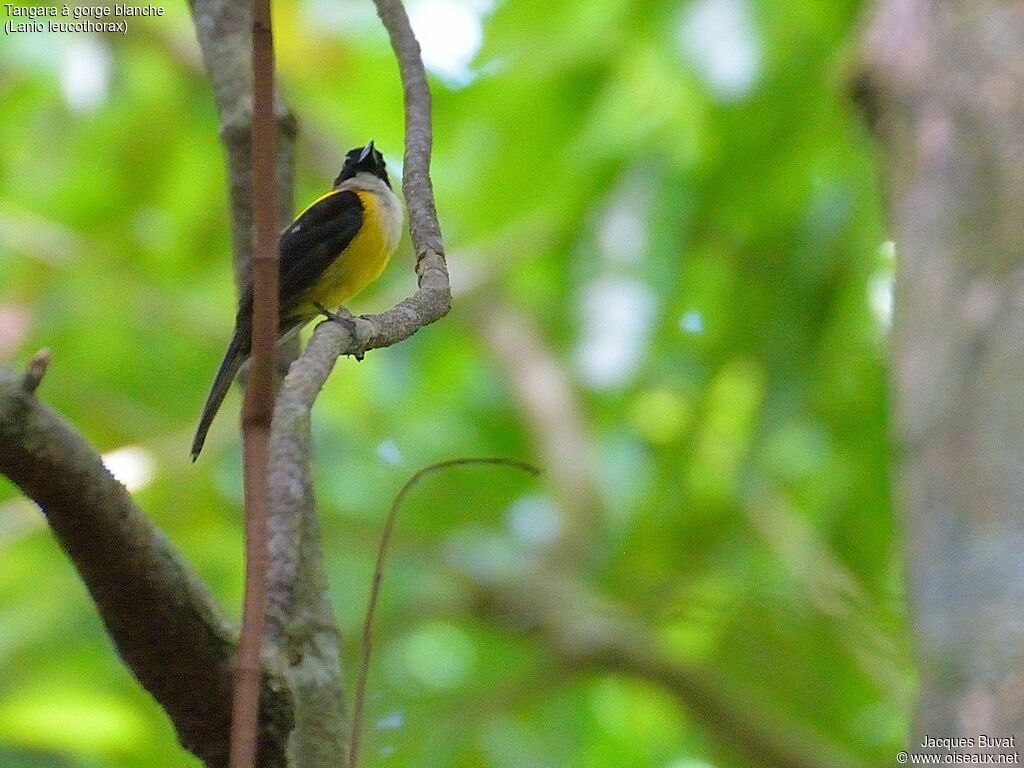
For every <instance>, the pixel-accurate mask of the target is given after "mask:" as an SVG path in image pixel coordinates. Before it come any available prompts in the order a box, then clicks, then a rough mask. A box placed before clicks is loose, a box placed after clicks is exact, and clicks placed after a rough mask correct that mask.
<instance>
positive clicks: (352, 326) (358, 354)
mask: <svg viewBox="0 0 1024 768" xmlns="http://www.w3.org/2000/svg"><path fill="white" fill-rule="evenodd" d="M313 306H314V307H316V309H317V312H320V313H321V314H322V315H323V316H324V317H326V318H327V319H326V320H324V322H325V323H329V322H335V323H341V324H342V325H343V326H345V327H346V328H347V329H348V332H349V333H350V334H352V338H353V339H354V340H356V341H358V339H359V334H358V333H357V332H356V321H355V320H353V319H352V315H350V314H349V313H348V312H345V314H341V313H340V312H332V311H331V310H329V309H327V307H325V306H324V305H323V304H320V303H317V304H314V305H313ZM349 354H351V356H352V357H354V358H355V359H356V362H357V363H361V362H362V361H363V358H364V357H365V356H366V354H365V352H364V350H361V349H357V350H355V351H354V352H350V353H349Z"/></svg>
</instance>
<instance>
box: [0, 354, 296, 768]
mask: <svg viewBox="0 0 1024 768" xmlns="http://www.w3.org/2000/svg"><path fill="white" fill-rule="evenodd" d="M38 359H39V357H38V356H37V360H38ZM40 377H41V375H40V374H39V373H38V367H37V366H36V365H32V366H31V367H30V372H29V374H27V375H26V376H18V375H16V374H14V373H13V372H12V371H10V370H8V369H3V368H0V472H2V473H3V474H4V475H6V476H7V477H9V478H10V479H11V480H12V481H13V482H14V483H15V484H16V485H17V486H18V487H19V488H21V490H22V491H23V492H24V493H25V495H27V496H28V497H29V498H31V499H32V500H33V501H35V502H36V503H37V504H38V505H39V506H40V508H41V509H42V511H43V513H44V514H45V515H46V520H47V522H48V523H49V525H50V528H51V529H52V530H53V533H54V535H55V536H56V538H57V540H58V541H59V542H60V545H61V547H63V549H64V551H65V552H66V553H67V554H68V557H69V558H70V559H71V561H72V563H73V564H74V566H75V568H76V569H77V570H78V572H79V574H80V575H81V577H82V581H83V582H84V583H85V585H86V587H87V588H88V590H89V593H90V594H91V595H92V598H93V600H94V601H95V602H96V607H97V609H98V610H99V613H100V616H101V617H102V619H103V623H104V625H105V626H106V628H107V632H108V633H109V634H110V637H111V638H112V640H113V641H114V645H115V647H116V649H117V652H118V654H119V655H120V657H121V658H122V660H123V661H124V663H125V664H126V665H127V666H128V667H129V668H130V669H131V670H132V672H133V674H134V675H135V676H136V678H138V680H139V682H140V683H142V685H143V686H144V687H145V688H146V690H148V691H149V692H150V693H151V694H152V695H153V697H154V698H155V699H156V700H157V702H158V703H159V704H160V706H162V707H163V708H164V709H165V710H166V711H167V714H168V715H169V716H170V718H171V720H172V721H173V723H174V726H175V728H176V730H177V733H178V738H179V739H180V741H181V743H182V744H183V745H184V746H185V748H186V749H188V750H189V751H190V752H192V753H193V754H195V755H196V756H198V757H199V758H200V759H201V760H202V761H203V762H204V763H205V764H206V765H207V766H211V767H213V766H216V767H218V768H219V767H220V766H224V765H227V759H228V740H229V725H230V710H231V681H232V660H233V656H234V649H235V636H234V632H233V630H232V628H231V627H230V625H229V624H228V623H227V622H226V621H225V620H224V618H223V617H222V616H221V614H220V612H219V610H218V608H217V606H216V604H215V603H214V602H213V600H212V598H211V597H210V595H209V594H208V593H207V591H206V588H205V586H204V585H203V584H202V582H201V581H200V580H199V578H198V577H197V576H196V575H195V573H194V572H193V571H192V570H191V569H190V568H189V567H188V566H187V565H186V564H185V562H184V561H183V560H182V558H181V556H180V555H179V554H178V553H177V551H176V550H175V549H174V547H173V546H172V545H171V544H170V542H168V541H167V539H166V538H165V537H164V535H163V534H162V533H161V532H160V531H159V530H157V529H156V528H155V527H154V526H153V524H152V523H151V522H150V521H149V520H148V519H147V518H146V517H145V515H144V514H143V513H142V511H141V510H139V509H138V507H136V506H135V504H134V502H133V501H132V498H131V496H130V495H129V494H128V491H126V490H125V488H124V486H122V485H121V484H120V483H119V482H117V481H116V480H115V479H114V478H113V476H111V474H110V472H109V471H107V468H106V467H104V466H103V462H102V460H101V459H100V457H99V456H98V455H97V454H96V452H95V451H93V450H92V448H91V447H90V446H89V445H88V444H87V443H86V442H85V440H83V439H82V437H81V436H80V435H79V434H78V433H77V432H75V431H74V430H73V429H71V427H69V426H68V425H67V424H65V423H64V422H63V421H62V420H61V419H60V417H59V416H57V414H55V413H54V412H53V411H51V410H50V409H49V408H47V407H46V406H45V405H43V404H42V403H40V402H39V401H38V400H37V399H36V397H35V396H34V395H33V394H32V389H33V388H34V386H37V385H38V383H39V378H40ZM280 687H281V686H280V684H279V683H273V682H272V681H270V680H269V679H268V678H267V677H264V682H263V702H264V707H265V708H266V711H267V717H266V722H267V723H269V725H267V726H266V727H265V728H264V729H263V730H262V732H261V743H260V755H261V758H262V760H263V762H262V765H265V766H273V765H281V764H283V755H284V749H285V739H286V738H287V734H288V731H289V729H290V723H291V703H290V701H289V700H288V697H287V696H282V695H281V694H280V693H275V689H278V688H280Z"/></svg>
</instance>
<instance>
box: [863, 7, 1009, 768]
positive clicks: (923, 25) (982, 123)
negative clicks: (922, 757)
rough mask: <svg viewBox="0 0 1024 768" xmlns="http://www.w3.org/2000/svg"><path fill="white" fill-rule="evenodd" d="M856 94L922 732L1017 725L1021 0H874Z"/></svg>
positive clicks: (917, 729)
mask: <svg viewBox="0 0 1024 768" xmlns="http://www.w3.org/2000/svg"><path fill="white" fill-rule="evenodd" d="M865 42H866V45H865V47H864V52H863V62H864V66H863V71H862V74H861V77H860V81H859V86H860V88H859V90H860V95H861V96H862V98H863V99H864V100H865V102H866V105H867V107H868V111H869V115H870V117H871V119H872V121H873V124H874V127H875V129H876V131H877V133H878V135H879V138H880V139H881V142H882V147H883V152H884V160H885V171H886V176H887V191H888V208H889V213H890V219H891V225H892V231H893V235H894V239H895V242H896V246H897V254H898V256H897V258H898V272H897V286H898V287H897V299H896V322H895V328H894V333H893V350H892V356H893V371H894V381H893V389H894V398H895V414H894V415H895V430H896V436H897V440H898V448H899V459H898V473H897V478H898V485H899V489H898V490H899V498H900V499H901V503H902V506H903V509H904V511H905V530H906V541H907V575H908V579H909V600H910V606H911V611H912V614H913V622H914V627H915V633H916V646H917V652H918V656H919V664H920V705H919V709H918V712H917V717H916V722H915V726H914V734H913V736H912V739H911V745H912V748H913V747H917V746H918V745H919V744H920V743H921V739H922V738H923V737H924V735H925V734H930V735H931V736H933V737H955V736H963V737H967V736H970V737H974V738H975V739H977V737H978V735H979V734H981V733H985V734H988V735H995V736H1011V735H1015V736H1017V741H1018V743H1020V741H1021V739H1024V612H1022V611H1021V606H1022V605H1024V514H1022V513H1024V378H1022V376H1021V371H1022V366H1024V218H1022V212H1024V5H1022V4H1021V3H1019V2H1007V1H1006V0H976V2H971V3H965V2H954V1H953V0H944V1H941V2H936V1H934V0H929V1H926V0H882V2H879V3H878V4H877V7H876V10H875V13H874V15H873V17H872V19H871V23H870V27H869V29H868V32H867V35H866V41H865Z"/></svg>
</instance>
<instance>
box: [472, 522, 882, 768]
mask: <svg viewBox="0 0 1024 768" xmlns="http://www.w3.org/2000/svg"><path fill="white" fill-rule="evenodd" d="M483 550H484V554H481V553H480V552H476V551H474V549H473V545H472V544H471V543H465V542H464V543H463V544H462V545H460V548H458V549H455V550H453V553H452V560H453V564H454V566H455V568H456V570H457V572H458V573H459V574H460V575H461V576H462V577H463V578H466V579H467V580H468V583H469V589H470V592H471V594H474V595H475V597H476V602H477V605H478V606H479V609H480V611H481V612H482V613H484V614H485V615H486V616H489V617H492V618H500V619H502V620H505V621H506V622H507V619H508V617H510V616H511V617H514V620H515V623H516V625H517V626H519V627H522V628H524V629H526V630H528V631H532V632H533V633H535V634H536V635H538V636H539V637H540V638H541V640H542V642H544V644H545V645H546V646H547V647H548V648H549V649H550V650H551V651H552V652H553V653H554V654H555V655H556V657H557V658H559V659H560V660H561V662H562V663H563V664H564V665H565V666H566V667H567V668H568V669H569V670H571V671H573V672H581V671H588V670H598V671H601V672H612V673H616V674H623V675H629V676H632V677H639V678H643V679H645V680H649V681H651V682H654V683H656V684H658V685H661V686H663V687H664V688H665V689H666V690H667V691H669V692H671V693H672V694H673V695H674V696H675V697H676V698H677V699H679V701H680V703H682V704H683V706H685V707H686V708H687V709H688V710H689V711H690V712H691V713H692V714H693V715H694V717H695V718H697V719H698V720H700V721H701V722H702V723H703V724H704V725H705V726H706V727H707V728H708V730H709V731H710V732H711V733H712V734H713V735H714V736H715V737H716V739H717V740H718V741H719V742H720V743H721V744H723V745H726V746H729V747H731V748H732V749H734V750H736V751H738V752H741V753H743V754H745V755H746V756H747V759H749V760H751V761H752V762H753V763H754V764H756V765H763V766H766V768H863V766H862V764H861V763H859V762H858V761H857V760H855V759H854V758H852V757H850V756H849V755H847V754H846V753H845V751H844V750H843V749H842V748H841V747H840V746H838V745H836V744H833V743H830V742H828V741H826V740H824V739H823V738H822V737H821V736H819V735H818V734H817V733H816V732H814V731H813V730H812V729H810V728H808V727H807V726H805V725H803V724H801V723H797V722H794V721H792V720H791V719H790V718H784V717H782V716H780V715H779V714H778V713H777V712H775V711H773V710H772V709H771V708H769V707H768V706H767V705H765V704H763V703H761V702H760V701H758V700H757V699H756V698H755V697H753V696H751V695H750V694H749V692H748V693H746V694H744V695H742V696H740V695H738V694H737V693H730V692H728V688H727V686H725V685H724V683H723V681H721V680H716V679H714V677H713V676H712V675H710V674H709V673H708V672H706V671H705V670H703V669H700V668H698V667H696V666H693V665H687V664H685V663H681V662H679V661H677V660H675V659H672V658H670V657H669V656H668V655H667V654H666V653H665V651H663V650H662V649H661V647H660V646H659V644H658V642H657V639H656V637H655V636H654V634H653V633H652V632H651V630H650V629H649V628H648V627H647V626H645V625H643V624H641V623H639V622H637V621H634V620H631V619H627V618H626V617H625V614H624V613H623V612H622V611H620V610H618V609H616V608H615V607H614V606H612V605H610V604H608V603H606V602H604V601H601V600H598V599H597V598H595V597H594V596H593V595H591V594H589V593H588V592H587V591H586V590H585V589H584V588H583V587H582V586H580V585H577V584H576V583H575V582H573V581H572V580H570V579H569V578H567V577H566V576H564V575H562V574H560V573H558V572H557V571H553V570H549V569H545V568H544V567H543V566H539V565H530V564H527V565H524V566H522V567H517V568H516V569H514V570H513V569H509V568H504V567H501V565H500V563H501V562H502V561H501V558H497V559H495V558H494V557H493V549H492V547H490V546H489V545H488V544H487V543H484V545H483ZM495 562H497V563H499V565H498V566H497V567H495V566H494V563H495Z"/></svg>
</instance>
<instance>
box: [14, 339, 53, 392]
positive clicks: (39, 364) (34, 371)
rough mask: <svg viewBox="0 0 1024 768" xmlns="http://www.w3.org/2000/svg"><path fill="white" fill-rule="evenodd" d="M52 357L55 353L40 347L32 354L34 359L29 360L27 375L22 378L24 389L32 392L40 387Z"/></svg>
mask: <svg viewBox="0 0 1024 768" xmlns="http://www.w3.org/2000/svg"><path fill="white" fill-rule="evenodd" d="M52 357H53V354H52V353H51V352H50V350H49V349H40V350H39V351H38V352H36V353H35V354H34V355H32V359H31V360H29V361H28V367H27V368H26V369H25V375H24V376H23V377H22V379H21V386H22V389H24V390H25V391H26V392H29V393H32V392H35V391H36V390H37V389H38V388H39V384H40V383H41V382H42V380H43V376H45V375H46V369H47V368H48V367H49V365H50V359H51V358H52Z"/></svg>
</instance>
